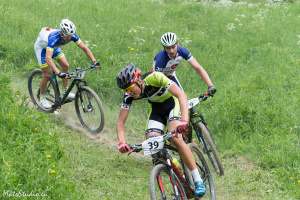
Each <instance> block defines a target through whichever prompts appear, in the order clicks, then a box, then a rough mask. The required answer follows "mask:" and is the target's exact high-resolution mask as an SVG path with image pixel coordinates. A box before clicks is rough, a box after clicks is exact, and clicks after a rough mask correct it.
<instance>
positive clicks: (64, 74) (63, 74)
mask: <svg viewBox="0 0 300 200" xmlns="http://www.w3.org/2000/svg"><path fill="white" fill-rule="evenodd" d="M57 76H58V77H59V78H68V77H69V73H68V72H59V73H58V74H57Z"/></svg>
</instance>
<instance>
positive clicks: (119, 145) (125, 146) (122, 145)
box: [118, 143, 131, 153]
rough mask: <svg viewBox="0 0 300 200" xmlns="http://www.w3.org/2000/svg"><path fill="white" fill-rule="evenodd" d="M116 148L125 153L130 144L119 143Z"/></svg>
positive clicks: (128, 149)
mask: <svg viewBox="0 0 300 200" xmlns="http://www.w3.org/2000/svg"><path fill="white" fill-rule="evenodd" d="M118 150H119V152H121V153H127V152H129V151H130V150H131V148H130V146H129V145H128V144H127V143H119V144H118Z"/></svg>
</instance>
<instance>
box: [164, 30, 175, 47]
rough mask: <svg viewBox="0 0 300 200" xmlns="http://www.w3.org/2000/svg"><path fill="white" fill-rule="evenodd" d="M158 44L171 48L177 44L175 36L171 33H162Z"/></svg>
mask: <svg viewBox="0 0 300 200" xmlns="http://www.w3.org/2000/svg"><path fill="white" fill-rule="evenodd" d="M160 42H161V44H162V45H163V46H165V47H170V46H173V45H174V44H176V43H177V36H176V34H175V33H172V32H167V33H164V34H163V35H162V36H161V38H160Z"/></svg>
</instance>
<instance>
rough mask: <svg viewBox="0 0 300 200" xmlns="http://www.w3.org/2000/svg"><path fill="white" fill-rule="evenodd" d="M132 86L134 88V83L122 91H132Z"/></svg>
mask: <svg viewBox="0 0 300 200" xmlns="http://www.w3.org/2000/svg"><path fill="white" fill-rule="evenodd" d="M133 88H134V84H131V85H130V86H128V87H127V88H125V89H124V91H125V92H127V93H131V92H132V91H133Z"/></svg>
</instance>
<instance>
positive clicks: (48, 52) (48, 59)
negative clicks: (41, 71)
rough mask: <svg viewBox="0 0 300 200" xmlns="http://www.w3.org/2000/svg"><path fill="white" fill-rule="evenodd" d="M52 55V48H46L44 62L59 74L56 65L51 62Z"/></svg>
mask: <svg viewBox="0 0 300 200" xmlns="http://www.w3.org/2000/svg"><path fill="white" fill-rule="evenodd" d="M52 55H53V49H51V48H46V63H47V65H48V66H49V67H50V69H52V71H53V72H54V73H55V74H59V72H60V71H59V69H58V68H57V67H56V65H55V63H54V62H53V59H52Z"/></svg>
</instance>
